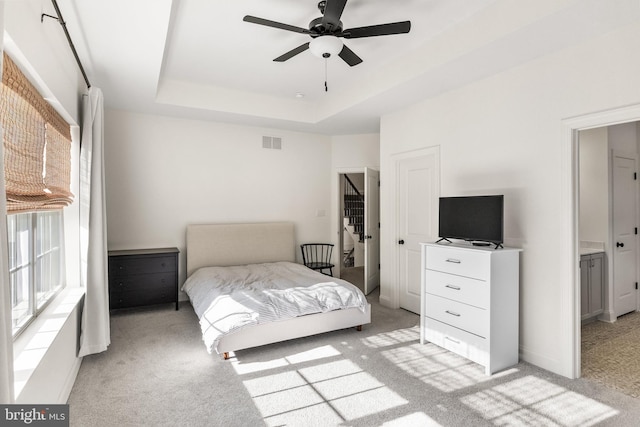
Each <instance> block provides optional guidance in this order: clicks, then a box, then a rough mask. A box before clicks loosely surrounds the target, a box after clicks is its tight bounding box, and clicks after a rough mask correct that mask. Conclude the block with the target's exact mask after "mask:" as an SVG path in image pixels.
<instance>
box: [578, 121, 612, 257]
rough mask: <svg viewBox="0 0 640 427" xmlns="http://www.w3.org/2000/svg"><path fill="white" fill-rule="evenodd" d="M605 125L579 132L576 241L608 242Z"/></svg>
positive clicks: (607, 146) (607, 166)
mask: <svg viewBox="0 0 640 427" xmlns="http://www.w3.org/2000/svg"><path fill="white" fill-rule="evenodd" d="M607 133H608V132H607V128H606V127H603V128H596V129H589V130H585V131H581V132H580V151H579V153H580V154H579V156H580V221H579V222H580V240H581V241H588V242H602V243H603V244H604V246H605V247H607V246H608V241H609V144H608V138H607Z"/></svg>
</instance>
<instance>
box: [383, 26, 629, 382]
mask: <svg viewBox="0 0 640 427" xmlns="http://www.w3.org/2000/svg"><path fill="white" fill-rule="evenodd" d="M505 19H508V17H505ZM637 51H640V25H638V24H637V23H634V24H633V25H628V26H625V27H622V28H619V29H618V30H615V31H612V32H610V33H607V34H605V35H604V36H600V37H597V38H595V39H591V40H589V41H587V42H583V43H581V44H578V45H575V46H572V47H569V48H566V49H564V50H562V51H560V52H557V53H554V54H550V55H547V56H544V57H542V58H539V59H536V60H534V61H531V62H529V63H527V64H525V65H522V66H519V67H516V68H513V69H510V70H507V71H505V72H502V73H500V74H497V75H494V76H492V77H489V78H486V79H484V80H481V81H477V82H473V83H470V84H469V85H467V86H465V87H462V88H460V89H458V90H454V91H450V92H448V93H444V94H442V95H440V96H438V97H435V98H432V99H428V100H425V101H424V102H422V103H419V104H417V105H414V106H412V107H410V108H407V109H405V110H402V111H399V112H397V113H394V114H390V115H387V116H384V117H383V118H382V122H381V133H380V161H381V178H382V183H383V185H382V192H381V207H382V211H381V222H382V234H383V235H386V236H387V237H385V238H384V239H383V241H386V240H390V237H389V235H391V234H393V233H394V229H393V227H392V226H391V224H388V223H386V222H385V218H389V217H390V216H391V211H390V210H391V209H394V206H395V204H394V203H395V198H394V194H393V189H394V188H395V178H394V177H393V176H388V175H386V173H387V171H390V170H391V156H392V155H394V154H395V153H400V152H405V151H409V150H413V149H417V148H422V147H429V146H440V153H441V194H442V195H453V194H474V193H475V194H480V193H503V194H505V237H506V243H507V244H508V245H513V246H519V247H522V248H523V252H522V255H521V265H520V267H521V283H520V301H521V302H520V350H521V356H522V358H523V359H524V360H526V361H529V362H532V363H534V364H536V365H539V366H541V367H543V368H546V369H549V370H551V371H553V372H557V373H560V374H564V375H567V376H571V375H573V372H572V367H573V359H572V348H573V347H572V346H573V342H572V335H571V331H572V327H571V325H573V324H574V323H575V319H574V318H573V310H572V309H571V307H572V304H573V301H570V300H569V299H567V298H565V296H566V295H567V294H569V293H570V292H568V291H567V287H572V286H573V284H572V283H570V281H566V280H564V279H565V278H566V277H571V275H572V273H571V271H572V270H573V269H574V268H575V264H574V263H575V262H577V260H572V259H571V257H570V256H569V255H568V254H569V253H570V250H571V249H570V247H571V244H572V243H571V242H563V241H558V239H559V236H566V235H567V232H566V229H565V228H563V226H566V224H568V223H569V222H570V219H567V217H568V216H570V212H568V211H566V207H567V206H568V205H569V203H568V202H567V201H566V200H565V196H564V194H565V193H563V185H568V184H567V179H566V176H568V175H569V174H570V172H569V171H568V168H571V164H570V162H568V161H566V157H565V156H566V147H564V146H563V144H564V143H565V141H564V140H563V135H564V134H563V119H567V118H571V117H576V116H580V115H584V114H587V113H591V112H594V111H603V110H607V109H612V108H616V107H620V106H625V105H633V104H637V103H640V91H639V90H638V87H639V86H638V76H639V75H640V57H639V56H638V55H633V54H631V52H637ZM385 183H388V185H384V184H385ZM381 257H382V259H381V263H382V265H390V266H395V250H394V248H392V247H383V248H382V253H381ZM394 271H395V270H394V268H386V269H383V270H382V271H381V274H382V275H381V281H382V283H381V293H382V295H383V296H385V297H388V298H393V297H394V296H393V291H394V289H395V287H396V286H397V284H396V283H394V280H393V274H394Z"/></svg>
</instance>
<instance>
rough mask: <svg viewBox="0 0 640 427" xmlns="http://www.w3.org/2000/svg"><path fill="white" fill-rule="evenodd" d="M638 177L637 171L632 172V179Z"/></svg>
mask: <svg viewBox="0 0 640 427" xmlns="http://www.w3.org/2000/svg"><path fill="white" fill-rule="evenodd" d="M637 179H638V172H634V173H633V180H634V181H635V180H637Z"/></svg>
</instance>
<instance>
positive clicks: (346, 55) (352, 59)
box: [338, 45, 362, 67]
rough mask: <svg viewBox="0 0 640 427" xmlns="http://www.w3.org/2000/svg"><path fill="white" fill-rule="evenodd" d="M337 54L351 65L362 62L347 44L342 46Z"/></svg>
mask: <svg viewBox="0 0 640 427" xmlns="http://www.w3.org/2000/svg"><path fill="white" fill-rule="evenodd" d="M338 56H339V57H340V58H342V60H343V61H344V62H346V63H347V64H349V65H350V66H351V67H353V66H354V65H358V64H359V63H361V62H362V59H361V58H360V57H359V56H358V55H356V54H355V53H353V51H352V50H351V49H349V48H348V47H347V45H343V46H342V50H341V51H340V53H339V54H338Z"/></svg>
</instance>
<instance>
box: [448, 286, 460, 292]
mask: <svg viewBox="0 0 640 427" xmlns="http://www.w3.org/2000/svg"><path fill="white" fill-rule="evenodd" d="M445 288H449V289H453V290H454V291H459V290H460V286H453V285H446V286H445Z"/></svg>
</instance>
